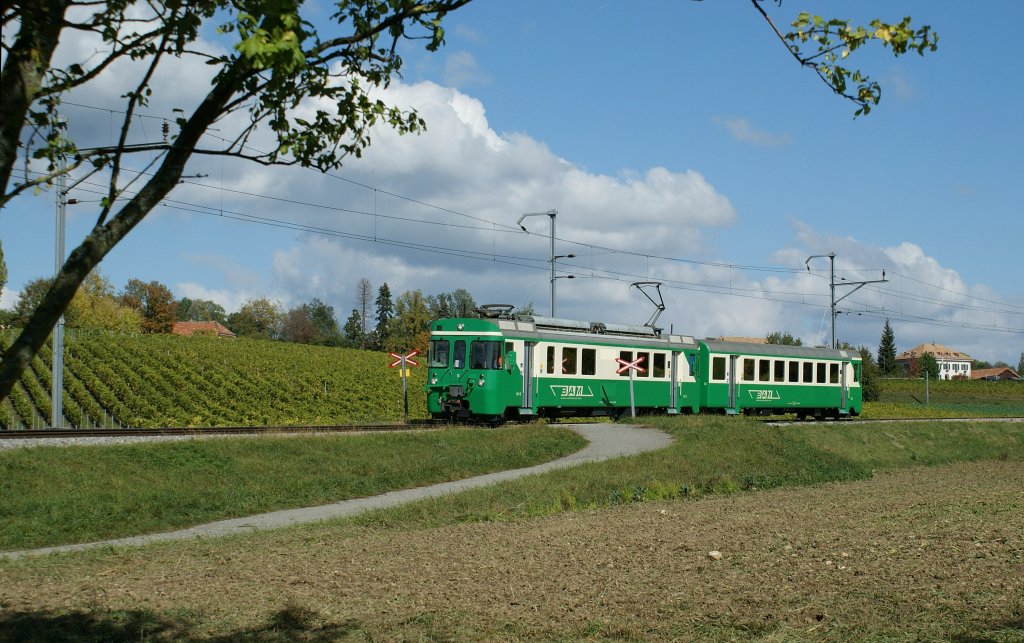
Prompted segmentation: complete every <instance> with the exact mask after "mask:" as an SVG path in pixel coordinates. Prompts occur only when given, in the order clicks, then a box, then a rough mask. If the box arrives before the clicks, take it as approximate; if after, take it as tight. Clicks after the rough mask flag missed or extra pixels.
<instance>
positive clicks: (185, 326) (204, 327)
mask: <svg viewBox="0 0 1024 643" xmlns="http://www.w3.org/2000/svg"><path fill="white" fill-rule="evenodd" d="M171 333H172V334H174V335H184V336H185V337H191V336H192V335H206V336H208V337H227V338H228V339H234V337H235V334H234V333H232V332H231V331H230V330H228V329H227V327H225V326H224V325H223V324H221V323H220V322H215V321H203V322H174V326H173V327H172V328H171Z"/></svg>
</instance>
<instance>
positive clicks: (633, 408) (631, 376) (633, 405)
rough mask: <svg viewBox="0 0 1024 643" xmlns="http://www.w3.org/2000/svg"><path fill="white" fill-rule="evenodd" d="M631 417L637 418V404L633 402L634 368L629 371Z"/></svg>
mask: <svg viewBox="0 0 1024 643" xmlns="http://www.w3.org/2000/svg"><path fill="white" fill-rule="evenodd" d="M629 417H631V418H635V417H636V404H635V403H634V401H633V368H630V369H629Z"/></svg>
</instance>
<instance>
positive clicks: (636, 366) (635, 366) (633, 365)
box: [615, 355, 647, 374]
mask: <svg viewBox="0 0 1024 643" xmlns="http://www.w3.org/2000/svg"><path fill="white" fill-rule="evenodd" d="M645 359H646V356H645V355H641V356H640V357H638V358H636V359H635V360H633V361H632V362H630V361H629V360H625V359H622V358H621V357H616V358H615V361H616V362H618V363H619V364H621V366H619V368H617V369H616V370H615V372H616V373H618V374H621V373H625V372H626V371H627V370H630V369H632V370H634V371H639V372H641V373H646V372H647V369H646V368H644V367H643V366H640V365H641V364H643V362H644V360H645Z"/></svg>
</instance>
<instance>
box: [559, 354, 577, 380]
mask: <svg viewBox="0 0 1024 643" xmlns="http://www.w3.org/2000/svg"><path fill="white" fill-rule="evenodd" d="M575 374H576V349H575V348H563V349H562V375H575Z"/></svg>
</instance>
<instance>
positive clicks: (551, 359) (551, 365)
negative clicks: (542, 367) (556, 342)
mask: <svg viewBox="0 0 1024 643" xmlns="http://www.w3.org/2000/svg"><path fill="white" fill-rule="evenodd" d="M546 370H547V372H548V375H550V374H552V373H554V372H555V347H554V346H548V366H547V369H546Z"/></svg>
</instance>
